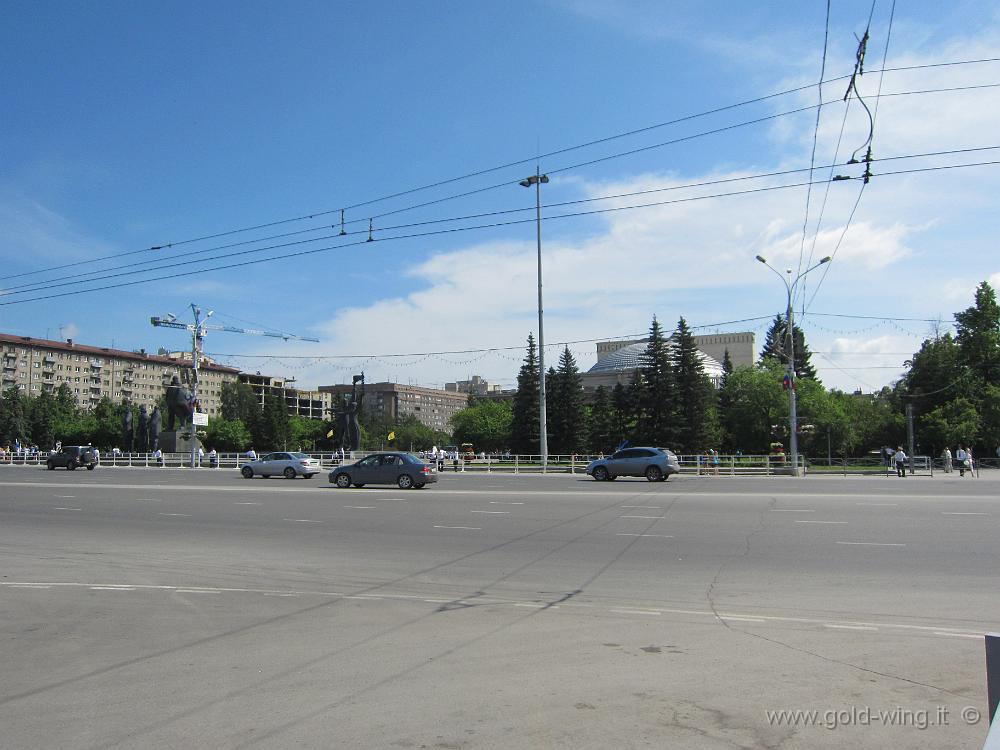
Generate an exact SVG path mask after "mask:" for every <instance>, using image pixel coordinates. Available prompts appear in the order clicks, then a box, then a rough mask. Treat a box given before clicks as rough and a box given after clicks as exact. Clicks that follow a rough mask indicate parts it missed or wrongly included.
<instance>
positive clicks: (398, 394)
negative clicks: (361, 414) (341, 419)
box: [319, 383, 469, 432]
mask: <svg viewBox="0 0 1000 750" xmlns="http://www.w3.org/2000/svg"><path fill="white" fill-rule="evenodd" d="M351 388H352V386H350V385H348V384H346V383H344V384H341V385H321V386H320V387H319V390H320V391H322V392H324V393H330V394H333V397H334V403H339V402H340V400H341V398H342V397H343V396H344V394H350V393H351ZM468 405H469V396H468V394H465V393H458V392H456V391H443V390H439V389H437V388H424V387H423V386H418V385H401V384H399V383H365V385H364V400H363V401H362V403H361V408H362V410H363V411H365V412H368V413H369V414H375V415H379V416H384V417H386V418H388V419H399V418H400V417H405V416H410V415H412V416H414V417H416V418H417V419H418V420H420V422H422V423H423V424H425V425H427V426H428V427H431V428H433V429H435V430H440V431H442V432H451V425H450V424H449V421H450V420H451V418H452V416H454V415H455V414H456V413H457V412H459V411H461V410H462V409H464V408H465V407H466V406H468Z"/></svg>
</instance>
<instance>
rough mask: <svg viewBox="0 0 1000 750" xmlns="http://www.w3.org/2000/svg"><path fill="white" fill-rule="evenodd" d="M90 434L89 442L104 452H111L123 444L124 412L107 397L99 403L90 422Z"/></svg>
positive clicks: (92, 413) (102, 398) (103, 397)
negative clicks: (122, 426)
mask: <svg viewBox="0 0 1000 750" xmlns="http://www.w3.org/2000/svg"><path fill="white" fill-rule="evenodd" d="M88 422H89V427H90V434H89V436H88V440H87V442H89V443H91V444H92V445H95V446H97V447H98V448H100V449H101V450H102V451H109V450H111V448H113V447H114V446H116V445H119V444H120V443H121V425H122V411H121V407H120V406H117V405H115V404H114V403H112V401H111V399H109V398H108V397H107V396H102V397H101V400H100V401H98V402H97V406H95V407H94V410H93V412H91V414H90V419H89V420H88Z"/></svg>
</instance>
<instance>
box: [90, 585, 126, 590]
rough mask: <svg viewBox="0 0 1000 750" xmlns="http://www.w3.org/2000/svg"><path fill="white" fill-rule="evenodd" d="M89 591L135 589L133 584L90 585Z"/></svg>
mask: <svg viewBox="0 0 1000 750" xmlns="http://www.w3.org/2000/svg"><path fill="white" fill-rule="evenodd" d="M90 590H91V591H135V587H134V586H91V587H90Z"/></svg>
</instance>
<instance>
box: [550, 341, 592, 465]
mask: <svg viewBox="0 0 1000 750" xmlns="http://www.w3.org/2000/svg"><path fill="white" fill-rule="evenodd" d="M549 393H551V396H550V395H549ZM549 393H546V401H547V411H548V415H547V419H548V431H549V435H551V441H550V442H551V445H550V446H549V448H550V450H551V451H552V453H556V454H562V455H567V454H570V453H580V452H582V451H583V450H584V448H585V443H586V422H585V417H586V414H585V411H584V407H583V380H582V378H581V377H580V370H579V369H578V368H577V366H576V359H575V358H574V357H573V353H572V352H570V350H569V347H568V346H567V347H565V348H564V349H563V352H562V354H561V355H560V356H559V369H558V370H556V371H555V373H554V374H553V377H552V388H551V390H550V391H549Z"/></svg>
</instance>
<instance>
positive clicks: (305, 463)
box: [240, 451, 321, 479]
mask: <svg viewBox="0 0 1000 750" xmlns="http://www.w3.org/2000/svg"><path fill="white" fill-rule="evenodd" d="M320 468H321V467H320V465H319V461H317V460H316V459H315V458H312V457H311V456H307V455H306V454H305V453H291V452H288V453H286V452H284V451H279V452H277V453H265V454H264V455H263V456H261V457H260V458H258V459H257V460H256V461H248V462H247V463H245V464H243V467H242V468H241V469H240V473H241V474H242V475H243V476H244V477H245V478H247V479H251V478H253V476H254V475H255V474H256V475H257V476H261V477H264V479H267V478H268V477H270V476H277V475H278V474H281V475H282V476H283V477H285V479H295V477H297V476H299V475H301V476H304V477H305V478H306V479H311V478H312V477H314V476H316V475H317V474H319V472H320Z"/></svg>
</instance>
